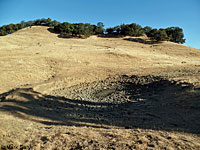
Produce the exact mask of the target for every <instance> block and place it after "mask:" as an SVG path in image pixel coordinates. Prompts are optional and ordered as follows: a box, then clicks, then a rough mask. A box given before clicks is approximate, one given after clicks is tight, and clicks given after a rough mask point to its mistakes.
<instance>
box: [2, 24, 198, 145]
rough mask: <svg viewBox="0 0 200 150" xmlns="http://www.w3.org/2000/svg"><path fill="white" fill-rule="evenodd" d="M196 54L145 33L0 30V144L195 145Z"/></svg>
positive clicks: (192, 49)
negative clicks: (110, 34)
mask: <svg viewBox="0 0 200 150" xmlns="http://www.w3.org/2000/svg"><path fill="white" fill-rule="evenodd" d="M199 58H200V50H197V49H194V48H191V47H187V46H184V45H181V44H176V43H172V42H166V41H165V42H159V43H155V42H152V41H150V40H148V39H147V37H139V38H138V37H137V38H135V37H124V38H108V37H107V38H106V37H97V36H91V37H89V38H87V39H79V38H67V37H60V36H59V35H58V34H55V33H51V32H50V31H49V30H48V27H40V26H34V27H31V28H25V29H22V30H19V31H17V32H15V33H13V34H10V35H7V36H3V37H0V82H1V84H0V120H1V124H0V146H5V145H9V144H13V145H15V146H18V145H20V144H21V145H23V146H30V147H31V149H55V147H59V148H60V149H65V147H67V148H68V149H71V148H72V149H200V144H199V140H200V137H199V134H200V130H199V125H200V119H199V115H200V99H199V96H200V59H199ZM18 148H19V147H18Z"/></svg>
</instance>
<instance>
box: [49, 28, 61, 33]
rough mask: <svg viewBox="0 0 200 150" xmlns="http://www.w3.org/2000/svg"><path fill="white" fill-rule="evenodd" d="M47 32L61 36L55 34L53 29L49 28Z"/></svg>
mask: <svg viewBox="0 0 200 150" xmlns="http://www.w3.org/2000/svg"><path fill="white" fill-rule="evenodd" d="M47 30H48V31H49V32H50V33H54V34H59V33H57V32H55V31H54V29H53V28H48V29H47Z"/></svg>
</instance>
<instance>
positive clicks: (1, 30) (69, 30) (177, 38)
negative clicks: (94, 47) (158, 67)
mask: <svg viewBox="0 0 200 150" xmlns="http://www.w3.org/2000/svg"><path fill="white" fill-rule="evenodd" d="M32 26H48V27H51V28H52V29H53V31H54V32H56V33H59V34H65V35H71V36H73V37H81V38H87V37H89V36H91V35H101V36H110V35H112V36H134V37H139V36H143V35H146V36H147V37H149V38H150V39H151V40H155V41H172V42H175V43H181V44H183V43H185V39H184V34H183V29H182V28H180V27H168V28H165V29H162V28H160V29H155V28H152V27H149V26H146V27H142V26H141V25H139V24H136V23H131V24H121V25H117V26H115V27H109V28H106V29H105V28H104V24H103V23H102V22H98V23H97V25H91V24H89V23H69V22H63V23H61V22H58V21H56V20H51V19H50V18H48V19H45V18H42V19H37V20H33V21H27V22H25V21H21V23H18V24H9V25H3V26H1V27H0V36H4V35H7V34H11V33H13V32H15V31H18V30H20V29H23V28H26V27H32Z"/></svg>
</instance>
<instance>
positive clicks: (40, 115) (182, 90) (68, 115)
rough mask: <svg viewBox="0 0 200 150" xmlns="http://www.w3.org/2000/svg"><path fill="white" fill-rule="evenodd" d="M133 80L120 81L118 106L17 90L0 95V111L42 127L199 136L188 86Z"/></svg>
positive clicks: (197, 105) (195, 99) (195, 100)
mask: <svg viewBox="0 0 200 150" xmlns="http://www.w3.org/2000/svg"><path fill="white" fill-rule="evenodd" d="M144 79H145V78H144ZM134 80H135V76H132V77H130V79H129V80H128V81H127V82H121V85H122V87H123V90H124V91H125V93H126V96H127V97H128V99H127V100H124V102H123V103H121V104H112V103H106V102H91V101H88V100H74V99H68V98H65V97H59V96H52V95H44V94H41V93H38V92H35V91H33V89H31V88H24V89H23V88H21V89H15V90H11V91H8V92H6V93H3V94H1V95H0V106H1V107H0V111H4V112H8V113H10V114H12V115H14V116H16V117H19V118H23V119H27V120H32V121H35V122H39V123H43V124H46V125H67V126H74V125H75V126H91V127H96V128H99V127H101V128H109V127H110V126H116V127H123V128H126V129H133V128H141V129H153V130H165V131H181V132H188V133H195V134H200V128H199V126H200V117H199V115H200V101H199V95H200V94H199V95H198V94H197V95H190V94H191V93H190V94H188V92H190V91H191V90H194V91H195V90H197V91H196V92H197V93H198V92H199V93H200V90H198V89H194V87H193V85H191V84H188V83H182V84H177V83H175V82H172V81H168V80H165V79H158V80H156V79H154V81H153V82H149V83H146V84H142V83H139V82H133V81H134ZM183 85H184V86H183Z"/></svg>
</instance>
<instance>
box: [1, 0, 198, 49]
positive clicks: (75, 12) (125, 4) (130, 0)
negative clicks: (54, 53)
mask: <svg viewBox="0 0 200 150" xmlns="http://www.w3.org/2000/svg"><path fill="white" fill-rule="evenodd" d="M48 17H50V18H51V19H55V20H57V21H60V22H64V21H66V22H71V23H75V22H84V23H92V24H97V22H99V21H101V22H103V23H104V24H105V27H112V26H115V25H120V24H122V23H125V24H127V23H137V24H140V25H142V26H143V27H144V26H147V25H148V26H151V27H153V28H166V27H171V26H178V27H181V28H183V30H184V34H185V38H186V43H185V45H188V46H191V47H194V48H198V49H200V0H98V1H95V0H0V26H2V25H5V24H10V23H19V22H21V21H22V20H25V21H29V20H35V19H40V18H48Z"/></svg>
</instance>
